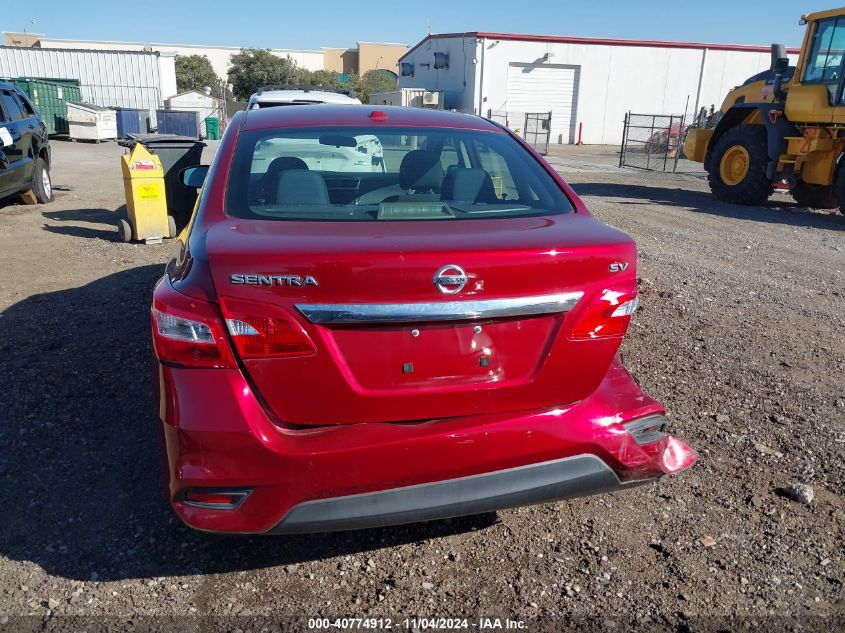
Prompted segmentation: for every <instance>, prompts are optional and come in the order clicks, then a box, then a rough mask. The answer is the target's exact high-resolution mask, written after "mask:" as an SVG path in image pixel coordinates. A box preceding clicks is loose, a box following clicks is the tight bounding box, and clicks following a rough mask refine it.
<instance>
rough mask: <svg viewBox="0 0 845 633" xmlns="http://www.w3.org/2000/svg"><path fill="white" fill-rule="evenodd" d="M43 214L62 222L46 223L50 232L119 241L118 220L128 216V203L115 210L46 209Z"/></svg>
mask: <svg viewBox="0 0 845 633" xmlns="http://www.w3.org/2000/svg"><path fill="white" fill-rule="evenodd" d="M41 215H42V216H43V217H44V218H46V219H48V220H53V221H55V222H62V224H61V225H60V226H52V225H49V224H45V225H44V230H45V231H49V232H50V233H57V234H59V235H71V236H73V237H85V238H97V239H101V240H107V241H109V242H119V241H120V236H119V235H118V233H117V221H118V219H119V218H125V217H126V205H122V206H120V207H118V208H117V209H116V210H114V211H109V210H108V209H73V210H70V211H45V212H44V213H42V214H41ZM85 225H94V226H85Z"/></svg>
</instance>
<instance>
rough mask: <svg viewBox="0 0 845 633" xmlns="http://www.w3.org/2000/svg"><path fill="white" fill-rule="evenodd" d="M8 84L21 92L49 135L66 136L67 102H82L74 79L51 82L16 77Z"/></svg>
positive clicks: (49, 80)
mask: <svg viewBox="0 0 845 633" xmlns="http://www.w3.org/2000/svg"><path fill="white" fill-rule="evenodd" d="M8 81H9V83H11V84H13V85H14V86H15V87H16V88H18V89H19V90H21V91H22V92H23V93H24V94H25V95H26V96H27V97H29V100H30V101H32V105H34V106H35V109H36V110H38V114H40V115H41V118H42V119H43V120H44V123H45V124H46V125H47V132H48V133H49V134H67V133H68V123H67V102H68V101H73V102H74V103H78V102H80V101H82V93H81V92H80V90H79V82H78V81H76V80H75V79H63V80H55V81H54V80H51V79H34V78H27V77H17V78H15V79H9V80H8Z"/></svg>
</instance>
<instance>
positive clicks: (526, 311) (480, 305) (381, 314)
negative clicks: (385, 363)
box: [296, 292, 584, 323]
mask: <svg viewBox="0 0 845 633" xmlns="http://www.w3.org/2000/svg"><path fill="white" fill-rule="evenodd" d="M583 296H584V293H583V292H564V293H561V294H555V295H542V296H537V297H516V298H512V299H485V300H482V301H472V300H471V301H432V302H430V303H301V304H297V305H296V308H297V310H299V311H300V312H301V313H302V314H303V315H305V317H306V318H307V319H308V320H309V321H311V322H312V323H409V322H417V321H474V320H477V319H496V318H504V317H516V316H531V315H538V314H554V313H557V312H568V311H569V310H571V309H572V308H574V307H575V304H577V303H578V301H579V300H580V299H581V297H583Z"/></svg>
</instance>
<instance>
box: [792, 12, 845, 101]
mask: <svg viewBox="0 0 845 633" xmlns="http://www.w3.org/2000/svg"><path fill="white" fill-rule="evenodd" d="M810 31H812V34H811V35H810V34H809V33H808V35H809V45H810V46H809V49H807V48H806V47H805V49H804V50H805V51H806V64H805V68H804V74H803V77H801V83H802V84H803V85H820V86H824V88H825V89H826V90H827V93H828V104H829V105H832V106H836V105H843V100H842V77H843V61H845V15H839V16H831V17H827V18H823V19H820V20H818V21H817V22H815V24H813V25H812V26H811V29H810Z"/></svg>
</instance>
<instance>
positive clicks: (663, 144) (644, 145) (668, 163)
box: [619, 112, 706, 176]
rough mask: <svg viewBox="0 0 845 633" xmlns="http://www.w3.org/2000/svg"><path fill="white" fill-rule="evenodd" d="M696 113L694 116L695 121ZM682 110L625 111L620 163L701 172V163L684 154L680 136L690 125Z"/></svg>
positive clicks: (641, 167) (681, 171)
mask: <svg viewBox="0 0 845 633" xmlns="http://www.w3.org/2000/svg"><path fill="white" fill-rule="evenodd" d="M697 119H698V117H696V121H697ZM689 122H690V119H689V118H687V117H686V116H684V115H682V114H636V113H633V112H629V113H628V114H626V115H625V127H624V129H623V131H622V150H621V152H620V153H619V166H620V167H634V168H636V169H648V170H651V171H663V172H672V173H684V174H692V175H696V176H704V175H706V172H705V171H704V166H703V165H702V164H701V163H696V162H694V161H691V160H689V159H688V158H687V157H686V156H685V155H684V140H685V139H686V136H687V132H688V131H689V130H690V128H691V127H693V126H694V125H696V123H695V122H694V123H693V125H692V126H691V125H689Z"/></svg>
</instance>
